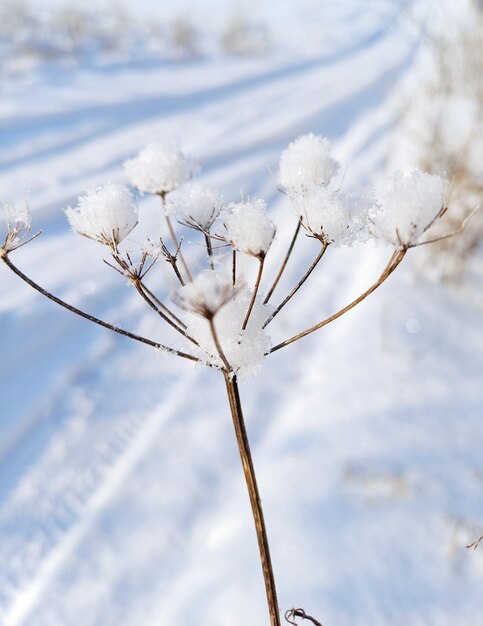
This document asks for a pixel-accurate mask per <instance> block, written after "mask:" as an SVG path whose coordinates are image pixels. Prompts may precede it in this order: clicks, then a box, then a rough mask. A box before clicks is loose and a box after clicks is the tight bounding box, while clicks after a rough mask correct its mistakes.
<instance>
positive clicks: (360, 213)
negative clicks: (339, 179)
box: [291, 183, 375, 246]
mask: <svg viewBox="0 0 483 626" xmlns="http://www.w3.org/2000/svg"><path fill="white" fill-rule="evenodd" d="M291 200H292V203H293V205H294V207H295V210H296V211H297V214H298V215H299V217H300V218H301V220H302V225H303V226H304V228H305V229H306V230H308V231H309V232H310V233H312V235H314V237H317V239H320V240H321V241H322V242H323V243H324V244H334V245H335V246H341V245H349V246H350V245H352V244H353V243H354V242H355V241H366V240H367V239H368V237H369V233H368V231H367V225H368V221H369V218H370V216H371V215H372V214H373V213H374V205H375V199H374V195H373V194H372V193H371V192H369V191H360V192H349V193H344V192H342V191H330V190H329V189H328V188H327V187H326V186H325V185H320V184H316V183H311V184H310V185H307V187H306V189H304V190H303V191H299V192H297V193H292V194H291Z"/></svg>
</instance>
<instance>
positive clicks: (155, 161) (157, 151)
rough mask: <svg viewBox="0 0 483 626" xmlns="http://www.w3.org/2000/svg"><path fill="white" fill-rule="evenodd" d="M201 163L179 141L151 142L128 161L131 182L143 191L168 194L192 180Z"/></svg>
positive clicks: (127, 171) (127, 169) (127, 168)
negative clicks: (183, 148)
mask: <svg viewBox="0 0 483 626" xmlns="http://www.w3.org/2000/svg"><path fill="white" fill-rule="evenodd" d="M198 170H199V166H198V164H197V163H195V161H194V160H193V159H192V158H191V157H190V156H188V155H186V154H184V153H183V152H182V151H181V149H180V147H179V146H178V144H177V143H176V142H175V141H172V142H169V143H165V144H162V143H161V144H151V145H149V146H146V148H143V150H141V151H140V152H139V154H138V155H137V156H136V157H134V158H133V159H129V160H128V161H126V162H125V163H124V172H125V174H126V176H127V178H128V179H129V182H130V183H131V184H132V185H133V187H135V188H136V189H138V190H139V191H142V192H143V193H152V194H166V193H169V192H170V191H173V190H174V189H177V188H178V187H180V186H181V185H183V184H184V183H186V182H188V181H189V180H191V178H193V176H194V175H195V174H196V173H197V172H198Z"/></svg>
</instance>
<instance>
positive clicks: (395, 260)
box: [268, 248, 407, 354]
mask: <svg viewBox="0 0 483 626" xmlns="http://www.w3.org/2000/svg"><path fill="white" fill-rule="evenodd" d="M406 252H407V249H406V248H403V249H400V250H396V252H394V254H393V255H392V256H391V259H390V261H389V263H388V264H387V265H386V267H385V269H384V271H383V272H382V274H381V275H380V276H379V278H378V279H377V281H376V282H375V283H374V284H373V285H372V286H371V287H369V289H367V291H364V293H363V294H361V295H360V296H359V297H358V298H356V299H355V300H353V301H352V302H351V303H350V304H348V305H347V306H345V307H344V308H342V309H340V310H339V311H337V313H334V314H333V315H331V316H330V317H328V318H326V319H325V320H322V321H321V322H319V323H318V324H316V325H315V326H312V327H311V328H308V329H307V330H304V331H303V332H302V333H299V334H298V335H294V336H293V337H290V339H286V340H285V341H282V342H281V343H279V344H278V345H276V346H274V347H273V348H272V349H271V350H270V352H269V353H268V354H271V353H272V352H276V351H277V350H280V348H285V346H288V345H290V344H291V343H293V342H294V341H298V340H299V339H302V338H303V337H306V336H307V335H310V334H311V333H313V332H315V331H316V330H319V328H322V327H323V326H326V325H327V324H330V323H331V322H333V321H334V320H336V319H337V318H339V317H341V316H342V315H344V314H345V313H347V312H348V311H350V310H351V309H353V308H354V307H355V306H357V305H358V304H359V303H360V302H362V301H363V300H365V299H366V298H367V296H369V295H370V294H371V293H372V292H373V291H375V290H376V289H377V288H378V287H380V285H382V283H383V282H384V281H385V280H386V279H387V278H389V276H390V275H391V274H392V273H393V271H394V270H395V269H396V267H397V266H398V265H399V264H400V263H401V261H402V260H403V258H404V256H405V254H406Z"/></svg>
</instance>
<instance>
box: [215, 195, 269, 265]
mask: <svg viewBox="0 0 483 626" xmlns="http://www.w3.org/2000/svg"><path fill="white" fill-rule="evenodd" d="M266 208H267V205H266V204H265V202H264V201H263V200H260V199H257V200H250V201H247V202H236V203H231V204H230V205H229V206H228V207H227V209H226V210H225V211H224V213H223V222H224V224H225V228H226V239H227V241H229V242H230V243H231V245H232V246H233V247H234V248H235V249H236V250H240V251H241V252H245V253H246V254H250V255H252V256H256V257H261V256H264V255H265V254H266V253H267V251H268V249H269V247H270V244H271V243H272V241H273V238H274V236H275V231H276V228H275V224H274V223H273V222H272V220H270V219H269V218H268V217H267V216H266Z"/></svg>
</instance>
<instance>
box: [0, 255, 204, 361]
mask: <svg viewBox="0 0 483 626" xmlns="http://www.w3.org/2000/svg"><path fill="white" fill-rule="evenodd" d="M0 258H1V260H2V261H3V262H4V263H5V264H6V265H7V267H9V268H10V269H11V270H12V272H13V273H14V274H16V275H17V276H18V277H19V278H21V279H22V280H23V281H24V282H26V283H27V285H30V287H32V288H33V289H35V290H36V291H38V292H39V293H41V294H42V295H43V296H45V297H46V298H48V299H49V300H52V301H53V302H55V303H56V304H59V305H60V306H62V307H64V309H67V310H68V311H71V312H72V313H75V314H76V315H79V316H80V317H83V318H84V319H86V320H89V321H90V322H93V323H94V324H98V325H99V326H103V327H104V328H107V329H108V330H112V331H113V332H115V333H117V334H118V335H123V336H124V337H129V338H130V339H134V340H135V341H139V342H141V343H144V344H146V345H148V346H152V347H153V348H157V349H159V350H163V351H164V352H169V353H170V354H174V355H176V356H179V357H182V358H183V359H188V360H189V361H197V362H198V361H199V360H200V359H198V357H195V356H193V355H192V354H187V353H186V352H181V351H180V350H176V349H174V348H170V347H168V346H164V345H163V344H161V343H157V342H155V341H151V339H147V338H146V337H141V336H140V335H136V334H135V333H131V332H129V331H128V330H123V329H122V328H119V327H118V326H114V325H113V324H109V323H107V322H104V321H103V320H100V319H99V318H97V317H94V316H93V315H90V314H89V313H85V312H84V311H81V310H80V309H78V308H76V307H75V306H72V305H71V304H68V303H67V302H64V301H63V300H61V299H60V298H57V296H54V295H53V294H51V293H50V292H48V291H47V290H46V289H44V288H43V287H41V286H40V285H38V284H37V283H35V282H34V281H33V280H32V279H30V278H29V277H28V276H26V275H25V274H24V273H23V272H22V271H20V270H19V269H18V267H17V266H16V265H14V264H13V263H12V262H11V261H10V259H9V257H8V255H3V256H1V257H0Z"/></svg>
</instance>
